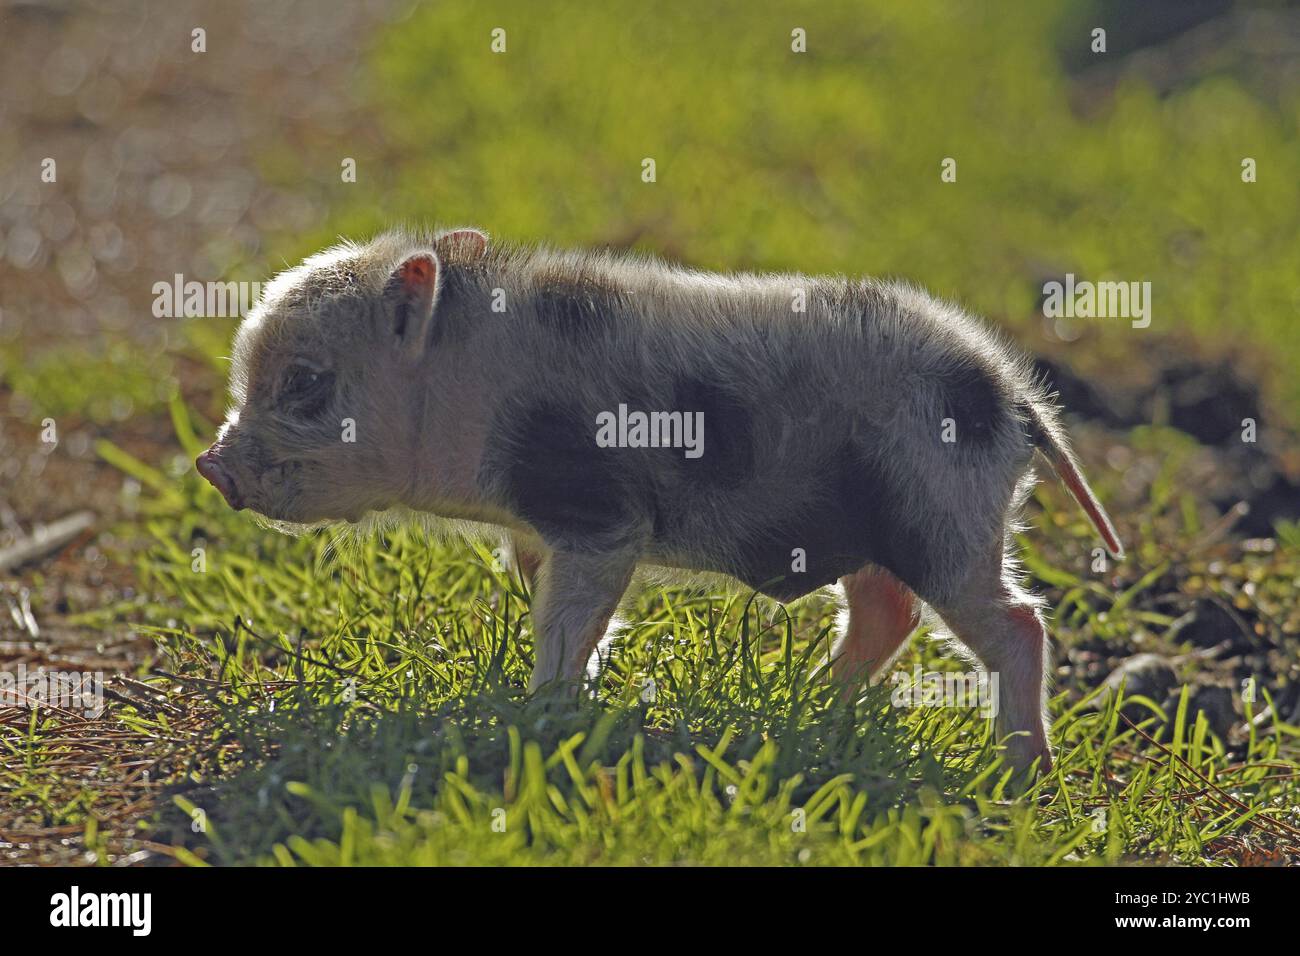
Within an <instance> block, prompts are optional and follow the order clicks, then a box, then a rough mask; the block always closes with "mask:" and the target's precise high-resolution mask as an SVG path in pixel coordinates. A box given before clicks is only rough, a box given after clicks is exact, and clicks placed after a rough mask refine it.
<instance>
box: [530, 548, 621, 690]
mask: <svg viewBox="0 0 1300 956" xmlns="http://www.w3.org/2000/svg"><path fill="white" fill-rule="evenodd" d="M636 557H637V556H636V554H635V553H633V552H630V551H623V552H615V553H607V552H594V553H593V552H576V551H572V550H552V551H551V552H550V553H549V554H547V555H546V556H545V557H544V558H543V559H542V563H541V566H540V567H539V568H538V571H537V579H536V582H535V589H534V591H533V634H534V638H533V644H534V649H535V653H536V657H537V661H536V664H535V665H534V667H533V675H532V677H531V679H530V680H529V681H528V689H529V691H537V690H539V689H541V688H542V687H545V686H546V685H548V684H552V683H557V682H576V681H578V680H579V679H581V677H582V676H583V672H584V670H585V668H586V666H587V661H588V660H589V659H590V658H591V655H592V652H593V651H594V650H595V649H596V645H597V644H598V643H600V639H601V638H602V637H603V636H604V635H605V630H606V628H608V627H609V622H610V619H611V618H612V617H613V615H614V611H615V609H617V607H618V604H619V601H621V600H622V598H623V592H624V591H626V590H627V586H628V584H630V583H631V581H632V572H633V570H635V568H636Z"/></svg>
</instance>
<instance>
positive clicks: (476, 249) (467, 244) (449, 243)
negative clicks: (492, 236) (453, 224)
mask: <svg viewBox="0 0 1300 956" xmlns="http://www.w3.org/2000/svg"><path fill="white" fill-rule="evenodd" d="M487 244H488V237H487V233H486V232H482V231H481V230H478V229H452V230H451V231H449V232H444V233H441V234H440V235H439V236H438V238H437V239H436V240H435V241H434V247H435V248H436V249H437V250H438V255H440V256H442V257H443V258H444V259H447V260H457V261H463V262H473V261H474V260H475V259H478V258H481V257H482V255H483V253H485V252H487Z"/></svg>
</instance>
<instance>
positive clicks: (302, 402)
mask: <svg viewBox="0 0 1300 956" xmlns="http://www.w3.org/2000/svg"><path fill="white" fill-rule="evenodd" d="M333 386H334V373H333V372H330V371H327V370H325V369H320V368H315V367H313V366H310V365H304V364H302V363H297V362H296V363H294V364H293V365H290V366H289V368H288V370H287V371H286V372H285V373H284V379H283V381H282V382H281V384H280V396H279V398H280V402H281V404H282V405H284V406H285V407H286V408H288V409H292V410H293V411H296V412H298V413H300V414H304V415H310V414H313V413H315V412H318V411H320V410H321V409H322V408H323V407H324V406H325V403H326V402H327V401H329V397H330V392H331V390H332V389H333Z"/></svg>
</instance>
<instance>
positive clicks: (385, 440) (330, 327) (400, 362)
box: [195, 230, 486, 530]
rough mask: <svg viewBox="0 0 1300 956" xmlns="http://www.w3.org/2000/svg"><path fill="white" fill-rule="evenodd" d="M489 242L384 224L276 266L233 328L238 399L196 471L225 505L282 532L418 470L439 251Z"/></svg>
mask: <svg viewBox="0 0 1300 956" xmlns="http://www.w3.org/2000/svg"><path fill="white" fill-rule="evenodd" d="M485 244H486V237H484V236H483V234H482V233H479V232H477V231H474V230H456V231H454V232H450V233H443V234H441V235H439V236H438V237H436V238H435V239H433V240H431V241H428V242H424V243H420V242H412V240H411V239H410V238H409V237H402V236H386V237H381V238H380V239H377V240H375V241H374V242H372V243H370V244H368V245H366V246H363V247H361V246H353V245H351V244H344V245H341V246H337V247H335V248H333V249H330V250H327V251H326V252H323V253H320V254H319V255H316V256H312V257H311V258H310V259H307V260H306V261H305V262H304V263H302V265H300V266H297V267H295V268H292V269H289V270H288V271H286V272H284V273H282V274H280V275H278V276H276V278H275V279H273V280H272V281H271V282H270V283H268V284H267V286H266V288H265V289H264V291H263V295H262V298H261V300H260V301H259V302H258V305H257V307H256V308H255V309H254V310H253V311H252V312H250V313H249V315H248V317H247V318H246V319H245V320H244V322H243V324H242V325H241V326H240V328H239V331H238V333H237V334H236V337H235V346H234V353H233V356H232V369H231V384H230V392H231V398H232V406H231V409H230V411H229V413H228V414H227V416H226V421H225V423H224V424H223V425H222V426H221V429H220V431H219V432H218V435H217V440H216V441H215V442H214V443H213V445H212V447H210V448H209V449H208V450H207V451H205V452H203V454H201V455H199V457H198V459H197V460H196V462H195V466H196V467H197V469H198V472H199V474H200V475H202V476H203V477H204V478H206V479H207V480H208V481H209V482H210V483H211V484H212V485H213V487H215V488H216V489H217V491H219V492H220V493H221V495H222V497H224V498H225V500H226V502H227V504H229V505H230V506H231V507H232V508H236V509H242V508H248V509H250V510H251V511H253V512H256V513H257V514H259V515H262V516H264V517H265V518H268V519H271V520H272V522H273V523H277V524H279V525H280V526H282V527H284V528H285V529H286V530H294V528H293V526H304V525H305V526H310V525H315V524H325V523H329V522H334V521H340V520H342V521H357V520H359V519H360V518H361V517H362V516H363V515H365V514H366V513H367V512H370V511H382V510H385V509H387V508H390V507H392V506H393V505H396V504H398V503H400V502H401V501H402V500H403V498H404V496H405V494H406V493H407V491H408V490H409V487H410V482H411V481H412V480H413V479H414V477H415V467H416V463H415V461H414V452H413V449H414V447H415V439H416V434H415V429H416V428H418V422H419V406H420V404H422V401H423V392H422V391H421V389H420V387H419V386H420V384H421V382H422V381H423V378H424V374H423V367H424V364H425V360H426V358H427V357H428V355H429V352H430V350H431V349H432V348H433V347H434V346H433V345H432V342H433V340H434V338H435V329H436V324H437V320H438V298H439V290H440V287H441V278H442V271H443V268H444V266H443V260H442V257H441V255H440V250H441V252H442V253H443V254H446V255H455V256H465V255H466V254H469V255H474V254H479V253H481V252H482V251H483V248H484V246H485Z"/></svg>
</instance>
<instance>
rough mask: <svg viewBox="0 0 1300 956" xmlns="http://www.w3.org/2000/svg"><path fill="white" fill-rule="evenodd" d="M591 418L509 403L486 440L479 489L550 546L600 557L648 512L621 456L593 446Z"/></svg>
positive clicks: (630, 534)
mask: <svg viewBox="0 0 1300 956" xmlns="http://www.w3.org/2000/svg"><path fill="white" fill-rule="evenodd" d="M595 436H596V425H595V415H594V414H593V415H590V416H587V415H584V414H581V413H580V412H579V410H578V409H576V408H573V407H567V406H562V405H558V404H549V403H541V404H536V405H531V406H523V407H520V405H519V404H518V403H514V402H507V403H506V404H505V405H504V406H503V407H502V409H501V411H500V412H499V413H498V414H497V416H496V419H495V421H494V422H493V425H492V428H491V431H490V433H489V436H488V441H487V448H486V450H485V452H484V456H483V463H482V465H481V468H480V480H481V483H482V484H483V485H484V486H485V487H495V488H498V489H499V493H500V494H501V496H502V497H503V498H504V499H505V502H504V503H505V505H506V506H507V507H508V508H510V509H511V510H512V511H514V513H515V514H517V515H518V516H519V517H520V518H522V519H523V520H525V521H527V522H528V523H529V524H530V525H532V526H533V527H534V528H536V529H537V531H538V533H539V534H541V536H542V537H543V538H544V539H546V540H547V541H548V542H550V543H552V544H555V545H559V546H562V547H569V548H573V549H578V550H600V549H603V548H607V547H612V546H616V545H618V544H619V543H621V542H626V541H628V540H631V539H633V538H635V537H636V536H637V535H638V534H639V533H640V531H641V529H642V528H643V527H644V526H646V525H647V524H648V522H649V518H650V512H651V510H652V504H651V503H650V501H649V500H648V495H647V491H646V488H645V482H644V479H643V478H642V477H641V476H640V475H639V474H638V471H637V469H636V467H635V460H634V458H633V457H632V456H629V455H628V452H627V450H626V449H621V448H601V447H599V446H598V445H597V444H596V437H595Z"/></svg>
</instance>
